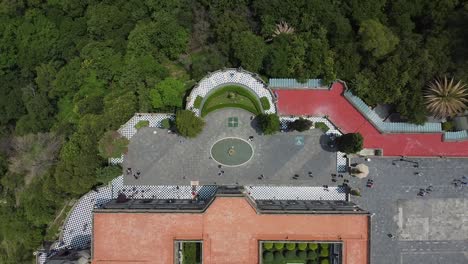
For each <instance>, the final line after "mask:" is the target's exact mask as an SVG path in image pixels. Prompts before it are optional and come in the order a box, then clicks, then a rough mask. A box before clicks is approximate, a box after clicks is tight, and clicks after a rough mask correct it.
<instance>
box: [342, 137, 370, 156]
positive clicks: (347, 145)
mask: <svg viewBox="0 0 468 264" xmlns="http://www.w3.org/2000/svg"><path fill="white" fill-rule="evenodd" d="M336 141H337V145H338V150H339V151H341V152H344V153H347V154H349V153H356V152H359V151H361V150H362V145H363V142H364V138H363V137H362V135H361V134H360V133H348V134H344V135H342V136H341V137H339V138H337V139H336Z"/></svg>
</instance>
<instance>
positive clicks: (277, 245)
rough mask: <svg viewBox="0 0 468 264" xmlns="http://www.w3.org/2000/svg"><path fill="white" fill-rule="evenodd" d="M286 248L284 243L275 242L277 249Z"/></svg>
mask: <svg viewBox="0 0 468 264" xmlns="http://www.w3.org/2000/svg"><path fill="white" fill-rule="evenodd" d="M283 248H284V243H275V249H276V250H282V249H283Z"/></svg>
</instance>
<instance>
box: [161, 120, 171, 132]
mask: <svg viewBox="0 0 468 264" xmlns="http://www.w3.org/2000/svg"><path fill="white" fill-rule="evenodd" d="M171 123H172V121H171V120H170V119H169V118H166V119H163V120H161V127H162V128H164V129H169V128H171Z"/></svg>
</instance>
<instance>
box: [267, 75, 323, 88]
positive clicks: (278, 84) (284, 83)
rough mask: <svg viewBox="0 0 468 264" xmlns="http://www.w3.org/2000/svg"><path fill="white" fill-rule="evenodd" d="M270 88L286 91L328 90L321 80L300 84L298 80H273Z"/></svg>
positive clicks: (309, 80)
mask: <svg viewBox="0 0 468 264" xmlns="http://www.w3.org/2000/svg"><path fill="white" fill-rule="evenodd" d="M268 84H269V86H270V88H273V89H274V88H283V89H284V88H286V89H288V88H289V89H311V88H312V89H328V87H327V86H326V85H324V84H323V82H322V80H321V79H308V80H306V81H305V82H303V83H302V82H298V81H297V80H296V79H284V78H271V79H270V80H269V81H268Z"/></svg>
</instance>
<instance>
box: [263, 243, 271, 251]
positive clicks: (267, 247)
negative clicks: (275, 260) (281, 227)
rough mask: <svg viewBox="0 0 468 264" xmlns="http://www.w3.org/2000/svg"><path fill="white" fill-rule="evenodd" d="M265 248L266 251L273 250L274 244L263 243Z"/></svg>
mask: <svg viewBox="0 0 468 264" xmlns="http://www.w3.org/2000/svg"><path fill="white" fill-rule="evenodd" d="M263 248H264V249H266V250H272V249H273V243H270V242H265V243H263Z"/></svg>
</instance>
